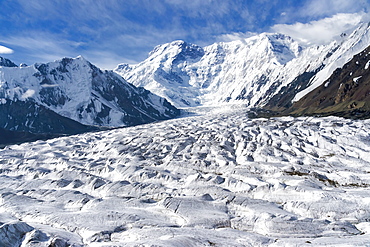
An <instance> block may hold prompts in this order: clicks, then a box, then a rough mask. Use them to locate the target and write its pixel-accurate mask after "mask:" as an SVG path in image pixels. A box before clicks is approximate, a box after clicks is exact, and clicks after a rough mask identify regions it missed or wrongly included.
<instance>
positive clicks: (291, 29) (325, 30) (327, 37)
mask: <svg viewBox="0 0 370 247" xmlns="http://www.w3.org/2000/svg"><path fill="white" fill-rule="evenodd" d="M367 18H368V15H366V14H364V13H360V14H357V13H356V14H337V15H334V16H332V17H330V18H324V19H321V20H318V21H311V22H309V23H299V22H297V23H295V24H292V25H287V24H278V25H274V26H273V27H272V28H271V30H272V31H274V32H278V33H284V34H287V35H289V36H291V37H292V38H294V39H295V40H297V41H300V42H301V43H303V44H318V45H321V44H326V43H328V42H330V41H333V40H334V39H335V38H336V37H338V38H339V36H340V34H341V33H344V32H351V31H352V30H353V29H354V28H355V27H356V26H357V25H359V24H360V22H362V21H364V20H365V19H367Z"/></svg>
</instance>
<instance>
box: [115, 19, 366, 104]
mask: <svg viewBox="0 0 370 247" xmlns="http://www.w3.org/2000/svg"><path fill="white" fill-rule="evenodd" d="M369 30H370V29H369V26H368V24H367V23H364V24H361V25H360V26H359V27H358V28H357V29H356V30H355V31H354V32H353V33H351V34H348V35H344V34H343V35H341V36H339V35H338V39H337V40H334V41H333V42H331V43H330V44H328V45H320V46H316V45H315V46H308V47H307V46H305V47H303V46H300V44H299V43H297V42H296V41H294V40H293V39H292V38H290V37H288V36H286V35H282V34H266V33H263V34H260V35H257V36H254V37H250V38H247V39H243V40H238V41H232V42H221V43H215V44H213V45H210V46H206V47H203V48H202V47H199V46H196V45H194V44H188V43H186V42H184V41H175V42H172V43H168V44H164V45H160V46H157V47H156V48H155V49H154V50H153V51H152V52H151V53H150V54H149V57H148V58H147V59H146V60H145V61H143V62H141V63H139V64H136V65H128V64H121V65H118V66H117V68H116V69H115V71H116V72H117V73H119V74H121V75H122V76H123V77H124V78H125V79H127V81H129V82H130V83H132V84H134V85H136V86H143V87H145V88H146V89H148V90H151V91H152V92H154V93H156V94H158V95H161V96H163V97H165V98H167V99H168V100H169V101H170V102H171V103H173V104H174V105H175V106H178V107H188V106H198V105H218V104H224V103H243V104H245V105H247V106H248V107H262V106H265V107H267V108H274V109H285V108H286V107H289V106H291V103H292V101H298V100H299V99H300V98H302V97H303V96H304V95H305V94H307V93H309V92H310V91H312V90H313V89H315V88H316V87H318V86H319V85H321V84H322V83H323V82H324V81H325V80H326V79H327V78H329V76H330V75H331V74H332V73H333V72H334V70H335V69H337V68H340V67H342V66H343V65H344V64H345V63H346V62H348V61H349V60H350V59H351V58H352V57H353V55H355V54H357V53H359V52H360V51H362V50H363V49H365V48H366V47H367V46H368V45H369V43H370V32H369Z"/></svg>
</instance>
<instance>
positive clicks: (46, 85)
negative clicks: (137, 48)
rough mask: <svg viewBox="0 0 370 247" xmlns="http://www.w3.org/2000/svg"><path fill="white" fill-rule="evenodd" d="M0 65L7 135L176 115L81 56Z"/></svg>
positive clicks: (0, 119) (0, 121) (0, 108)
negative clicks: (41, 61)
mask: <svg viewBox="0 0 370 247" xmlns="http://www.w3.org/2000/svg"><path fill="white" fill-rule="evenodd" d="M0 61H1V67H0V128H3V129H5V130H8V131H17V132H29V133H37V134H39V133H42V134H45V133H47V134H76V133H82V132H86V131H93V130H99V129H101V128H108V127H122V126H132V125H138V124H143V123H149V122H153V121H158V120H165V119H169V118H173V117H176V116H178V115H179V113H180V112H179V110H178V109H176V108H175V107H173V106H172V105H171V104H170V103H169V102H168V101H167V100H165V99H163V98H161V97H158V96H157V95H154V94H152V93H150V92H149V91H147V90H145V89H144V88H137V87H135V86H133V85H132V84H130V83H128V82H126V81H125V80H124V79H123V78H122V77H121V76H119V75H117V74H116V73H114V72H113V71H102V70H100V69H99V68H97V67H96V66H94V65H92V64H91V63H90V62H88V61H87V60H86V59H84V58H83V57H81V56H79V57H77V58H63V59H61V60H59V61H55V62H50V63H46V64H43V63H38V64H34V65H32V66H26V65H23V66H21V67H18V66H16V65H15V64H14V63H13V62H11V61H10V60H7V59H4V58H2V59H1V60H0ZM17 135H18V136H19V133H18V134H16V133H15V136H17Z"/></svg>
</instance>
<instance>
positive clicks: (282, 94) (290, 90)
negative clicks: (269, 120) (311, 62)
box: [264, 66, 323, 111]
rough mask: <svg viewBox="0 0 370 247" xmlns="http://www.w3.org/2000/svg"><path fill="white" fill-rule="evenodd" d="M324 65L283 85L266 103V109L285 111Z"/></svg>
mask: <svg viewBox="0 0 370 247" xmlns="http://www.w3.org/2000/svg"><path fill="white" fill-rule="evenodd" d="M322 68H323V66H321V67H319V68H318V69H316V70H315V71H308V72H304V73H303V74H301V75H299V76H298V77H297V78H295V80H294V81H292V83H290V84H289V85H288V86H286V87H283V88H282V89H281V90H280V91H279V92H278V93H277V94H275V95H274V96H273V97H272V98H271V99H270V100H269V102H268V103H267V104H266V105H265V107H264V108H265V109H268V110H275V111H285V110H286V109H287V108H289V107H291V106H292V100H293V99H294V97H295V96H296V94H297V93H298V92H300V91H302V90H304V89H306V88H307V87H308V86H309V83H310V80H311V79H312V78H313V77H314V76H315V75H316V74H317V72H319V71H320V70H321V69H322Z"/></svg>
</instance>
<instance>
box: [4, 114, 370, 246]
mask: <svg viewBox="0 0 370 247" xmlns="http://www.w3.org/2000/svg"><path fill="white" fill-rule="evenodd" d="M205 110H206V111H209V109H205ZM369 133H370V122H369V121H368V120H366V121H353V120H345V119H341V118H333V117H331V118H296V119H295V118H271V119H254V120H251V119H247V118H246V117H245V114H243V112H242V111H240V110H239V111H235V112H230V113H222V112H218V113H216V114H209V115H204V116H195V117H188V118H183V119H176V120H169V121H166V122H159V123H155V124H148V125H141V126H137V127H130V128H125V129H116V130H110V131H105V132H100V133H88V134H81V135H76V136H70V137H64V138H58V139H53V140H48V141H38V142H35V143H28V144H22V145H19V146H16V145H14V146H8V147H6V148H5V149H4V150H2V152H1V156H0V157H1V158H0V184H1V186H0V222H1V223H0V245H1V246H19V245H21V244H22V246H50V245H54V246H56V243H59V244H60V246H65V245H67V244H70V245H72V246H82V245H87V246H139V245H140V246H141V245H143V246H144V245H160V246H202V245H204V246H343V244H344V243H345V245H346V246H365V245H366V244H368V243H369V242H370V223H369V215H370V201H369V199H368V195H369V192H370V191H369V186H370V173H369V172H370V170H369V167H370V158H369V155H368V153H369V152H370V143H369ZM63 244H64V245H63Z"/></svg>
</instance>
